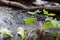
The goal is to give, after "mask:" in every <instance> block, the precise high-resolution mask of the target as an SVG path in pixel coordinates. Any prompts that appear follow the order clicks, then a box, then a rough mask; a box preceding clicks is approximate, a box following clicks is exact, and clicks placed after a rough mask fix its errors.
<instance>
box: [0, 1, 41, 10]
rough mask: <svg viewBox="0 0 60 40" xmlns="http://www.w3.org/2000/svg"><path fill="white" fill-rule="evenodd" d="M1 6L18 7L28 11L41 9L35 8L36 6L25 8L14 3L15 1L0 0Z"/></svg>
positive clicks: (18, 3)
mask: <svg viewBox="0 0 60 40" xmlns="http://www.w3.org/2000/svg"><path fill="white" fill-rule="evenodd" d="M0 4H5V5H10V6H16V7H19V8H23V9H27V10H30V9H38V8H40V7H35V6H25V5H23V4H22V3H20V2H14V1H8V0H0Z"/></svg>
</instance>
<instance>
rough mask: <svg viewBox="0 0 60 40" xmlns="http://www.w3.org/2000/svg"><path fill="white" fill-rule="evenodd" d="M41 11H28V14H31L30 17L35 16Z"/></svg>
mask: <svg viewBox="0 0 60 40" xmlns="http://www.w3.org/2000/svg"><path fill="white" fill-rule="evenodd" d="M40 12H41V11H39V10H36V11H35V12H30V11H28V13H29V14H32V15H35V14H37V13H40Z"/></svg>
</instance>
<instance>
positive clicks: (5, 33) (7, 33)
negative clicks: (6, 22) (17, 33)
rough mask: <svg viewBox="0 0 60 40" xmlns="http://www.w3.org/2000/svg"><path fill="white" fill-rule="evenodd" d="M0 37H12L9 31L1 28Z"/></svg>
mask: <svg viewBox="0 0 60 40" xmlns="http://www.w3.org/2000/svg"><path fill="white" fill-rule="evenodd" d="M0 36H1V37H5V36H6V37H13V35H12V33H11V31H10V30H8V29H7V28H1V29H0Z"/></svg>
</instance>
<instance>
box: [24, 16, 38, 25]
mask: <svg viewBox="0 0 60 40" xmlns="http://www.w3.org/2000/svg"><path fill="white" fill-rule="evenodd" d="M35 20H37V18H33V17H29V18H27V19H25V20H24V21H25V23H26V24H32V23H33V22H34V21H35Z"/></svg>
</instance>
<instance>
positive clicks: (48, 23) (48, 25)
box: [43, 22, 52, 29]
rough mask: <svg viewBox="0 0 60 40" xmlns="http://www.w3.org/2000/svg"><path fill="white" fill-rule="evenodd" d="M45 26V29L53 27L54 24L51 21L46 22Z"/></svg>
mask: <svg viewBox="0 0 60 40" xmlns="http://www.w3.org/2000/svg"><path fill="white" fill-rule="evenodd" d="M43 28H44V29H49V28H52V24H51V23H50V22H45V23H44V25H43Z"/></svg>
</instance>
